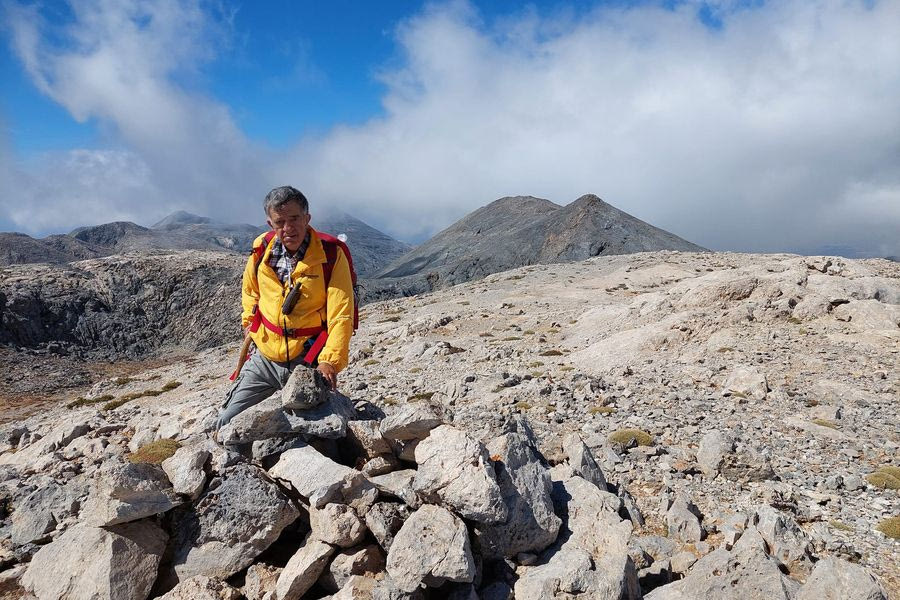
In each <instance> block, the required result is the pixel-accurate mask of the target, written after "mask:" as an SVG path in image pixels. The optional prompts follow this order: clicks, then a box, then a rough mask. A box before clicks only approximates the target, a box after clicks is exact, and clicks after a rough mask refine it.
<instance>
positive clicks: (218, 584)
mask: <svg viewBox="0 0 900 600" xmlns="http://www.w3.org/2000/svg"><path fill="white" fill-rule="evenodd" d="M241 598H242V596H241V593H240V592H239V591H238V590H236V589H235V588H233V587H231V586H230V585H228V584H227V583H225V582H224V581H219V580H218V579H211V578H209V577H206V576H205V575H197V576H195V577H191V578H190V579H188V580H186V581H182V582H181V583H179V584H178V585H176V586H175V587H174V588H172V589H171V590H169V591H168V593H166V594H163V595H162V596H160V597H159V600H240V599H241Z"/></svg>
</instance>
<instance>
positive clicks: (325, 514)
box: [309, 503, 366, 548]
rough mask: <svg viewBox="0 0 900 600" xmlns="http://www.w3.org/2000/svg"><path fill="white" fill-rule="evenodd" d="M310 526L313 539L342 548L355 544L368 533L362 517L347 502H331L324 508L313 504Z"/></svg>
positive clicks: (310, 513)
mask: <svg viewBox="0 0 900 600" xmlns="http://www.w3.org/2000/svg"><path fill="white" fill-rule="evenodd" d="M309 526H310V528H311V529H312V534H311V535H312V537H313V539H317V540H320V541H322V542H325V543H326V544H331V545H332V546H340V547H341V548H349V547H351V546H355V545H356V544H358V543H360V542H361V541H362V539H363V537H364V536H365V535H366V526H365V524H363V522H362V519H360V518H359V517H358V516H357V514H356V513H355V512H354V511H353V509H352V508H350V507H349V506H347V505H346V504H336V503H329V504H326V505H325V506H323V507H322V508H315V507H312V506H311V507H310V509H309Z"/></svg>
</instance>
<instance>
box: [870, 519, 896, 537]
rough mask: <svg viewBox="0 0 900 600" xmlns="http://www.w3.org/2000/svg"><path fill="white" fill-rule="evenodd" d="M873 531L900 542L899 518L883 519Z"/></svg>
mask: <svg viewBox="0 0 900 600" xmlns="http://www.w3.org/2000/svg"><path fill="white" fill-rule="evenodd" d="M875 529H877V530H878V531H880V532H881V533H883V534H884V535H886V536H888V537H889V538H894V539H895V540H900V517H891V518H889V519H885V520H884V521H882V522H881V523H879V524H878V525H876V526H875Z"/></svg>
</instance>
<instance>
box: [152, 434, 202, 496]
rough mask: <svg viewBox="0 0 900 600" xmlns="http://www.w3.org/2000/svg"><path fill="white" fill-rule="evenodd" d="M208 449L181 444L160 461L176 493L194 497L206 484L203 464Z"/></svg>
mask: <svg viewBox="0 0 900 600" xmlns="http://www.w3.org/2000/svg"><path fill="white" fill-rule="evenodd" d="M209 456H210V454H209V451H207V450H206V449H204V448H202V447H200V446H182V447H181V448H179V449H178V450H176V451H175V454H174V455H172V456H170V457H169V458H167V459H166V460H164V461H162V464H161V466H162V469H163V471H165V473H166V476H168V478H169V481H171V482H172V488H173V489H174V490H175V493H176V494H184V495H185V496H187V497H189V498H191V499H192V500H193V499H196V498H197V496H199V495H200V492H202V491H203V486H204V485H206V473H205V472H204V471H203V465H205V464H206V461H207V460H209Z"/></svg>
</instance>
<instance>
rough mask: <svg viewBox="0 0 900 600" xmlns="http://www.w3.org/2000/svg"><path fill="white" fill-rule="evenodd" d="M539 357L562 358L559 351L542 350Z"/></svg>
mask: <svg viewBox="0 0 900 600" xmlns="http://www.w3.org/2000/svg"><path fill="white" fill-rule="evenodd" d="M541 356H562V352H560V351H559V350H544V351H543V352H541Z"/></svg>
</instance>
